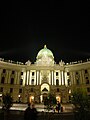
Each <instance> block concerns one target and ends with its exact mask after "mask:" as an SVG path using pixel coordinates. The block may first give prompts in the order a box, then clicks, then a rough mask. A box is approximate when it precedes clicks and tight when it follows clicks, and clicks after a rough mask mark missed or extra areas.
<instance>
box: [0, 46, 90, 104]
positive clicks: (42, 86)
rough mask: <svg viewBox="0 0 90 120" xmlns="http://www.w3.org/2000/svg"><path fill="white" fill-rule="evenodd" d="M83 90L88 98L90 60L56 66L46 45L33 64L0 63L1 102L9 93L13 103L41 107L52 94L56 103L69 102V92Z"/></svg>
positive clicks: (3, 61) (2, 60)
mask: <svg viewBox="0 0 90 120" xmlns="http://www.w3.org/2000/svg"><path fill="white" fill-rule="evenodd" d="M75 88H77V89H80V88H85V89H86V90H87V93H88V95H90V60H89V59H87V60H86V61H82V60H80V61H76V62H70V63H64V61H62V60H61V61H60V62H59V63H58V64H56V62H55V61H54V55H53V53H52V51H51V50H49V49H48V48H47V47H46V45H45V46H44V48H43V49H41V50H40V51H39V52H38V54H37V56H36V61H35V63H33V64H32V63H31V62H30V61H29V60H28V61H27V62H26V63H21V62H14V61H12V60H4V59H2V58H1V59H0V99H1V98H2V94H3V93H6V92H9V93H11V95H12V97H13V100H14V102H22V103H27V102H28V100H29V101H30V102H31V101H35V102H36V103H42V102H43V101H44V99H45V97H46V96H47V95H48V94H49V93H50V94H53V95H54V96H55V97H56V99H57V101H60V102H62V103H67V102H70V100H71V97H72V96H71V94H72V91H73V90H74V89H75Z"/></svg>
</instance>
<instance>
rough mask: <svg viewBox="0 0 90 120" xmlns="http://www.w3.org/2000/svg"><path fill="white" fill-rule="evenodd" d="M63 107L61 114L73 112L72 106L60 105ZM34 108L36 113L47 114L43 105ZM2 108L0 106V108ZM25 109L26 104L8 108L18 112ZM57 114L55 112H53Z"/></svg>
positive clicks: (36, 105)
mask: <svg viewBox="0 0 90 120" xmlns="http://www.w3.org/2000/svg"><path fill="white" fill-rule="evenodd" d="M62 106H63V112H64V113H66V112H72V111H73V107H74V106H73V105H72V104H62ZM35 107H36V109H37V111H38V112H48V111H47V109H46V106H45V105H43V104H35ZM0 108H2V106H0ZM26 108H27V104H13V106H12V107H11V108H10V110H20V111H25V109H26ZM49 112H53V110H50V111H49ZM55 112H57V111H55Z"/></svg>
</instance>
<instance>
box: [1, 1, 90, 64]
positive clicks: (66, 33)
mask: <svg viewBox="0 0 90 120" xmlns="http://www.w3.org/2000/svg"><path fill="white" fill-rule="evenodd" d="M0 8H1V13H0V57H1V58H4V59H7V60H9V59H10V60H13V61H21V62H26V61H27V60H30V61H31V62H35V61H36V56H37V53H38V52H39V50H41V49H42V48H43V46H44V45H45V44H46V45H47V48H48V49H50V50H51V51H52V52H53V54H54V57H55V61H56V62H57V63H58V62H59V61H60V60H61V59H62V60H63V61H65V62H71V61H76V60H81V59H87V58H90V44H89V39H88V36H89V33H90V31H89V22H88V16H89V9H88V8H89V5H86V4H85V1H84V2H81V3H79V2H77V1H73V2H72V3H71V1H70V2H69V1H67V2H66V1H64V0H62V1H61V0H60V1H59V0H58V1H56V0H55V1H54V0H52V1H51V2H49V1H43V0H42V2H39V1H34V0H30V1H21V2H20V1H17V2H16V1H13V2H11V1H10V2H9V1H7V2H5V1H3V2H2V3H1V4H0Z"/></svg>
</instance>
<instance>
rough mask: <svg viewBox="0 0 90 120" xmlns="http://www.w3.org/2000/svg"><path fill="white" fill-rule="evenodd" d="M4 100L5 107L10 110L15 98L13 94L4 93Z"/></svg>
mask: <svg viewBox="0 0 90 120" xmlns="http://www.w3.org/2000/svg"><path fill="white" fill-rule="evenodd" d="M2 100H3V109H5V110H9V109H10V107H12V104H13V98H12V96H11V94H10V93H6V94H3V96H2Z"/></svg>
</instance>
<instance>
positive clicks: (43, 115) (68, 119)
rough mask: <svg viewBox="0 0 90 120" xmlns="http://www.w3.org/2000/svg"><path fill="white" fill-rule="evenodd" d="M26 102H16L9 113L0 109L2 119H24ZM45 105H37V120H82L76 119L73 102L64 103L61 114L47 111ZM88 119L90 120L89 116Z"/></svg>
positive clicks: (0, 118)
mask: <svg viewBox="0 0 90 120" xmlns="http://www.w3.org/2000/svg"><path fill="white" fill-rule="evenodd" d="M26 107H27V105H26V104H14V105H13V107H12V108H11V110H10V111H9V113H8V114H6V113H5V112H2V110H1V109H0V120H24V119H23V118H24V110H25V109H26ZM44 107H45V106H43V105H36V108H37V110H38V118H37V120H81V119H75V115H74V113H73V112H72V108H73V106H72V105H71V104H68V105H67V104H63V112H60V113H59V114H58V113H57V112H55V113H53V112H51V111H50V112H49V113H48V112H47V111H45V109H44ZM86 120H90V115H89V117H88V116H87V118H86Z"/></svg>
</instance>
